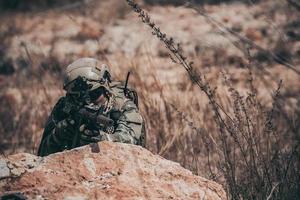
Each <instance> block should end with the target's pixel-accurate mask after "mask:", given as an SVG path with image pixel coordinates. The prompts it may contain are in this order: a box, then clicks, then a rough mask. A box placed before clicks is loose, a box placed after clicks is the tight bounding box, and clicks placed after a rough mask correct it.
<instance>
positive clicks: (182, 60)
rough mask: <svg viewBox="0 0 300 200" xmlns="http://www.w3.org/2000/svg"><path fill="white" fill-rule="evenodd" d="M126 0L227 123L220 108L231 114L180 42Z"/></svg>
mask: <svg viewBox="0 0 300 200" xmlns="http://www.w3.org/2000/svg"><path fill="white" fill-rule="evenodd" d="M126 1H127V3H128V5H129V6H131V7H132V8H133V10H134V11H135V12H136V13H138V14H139V17H140V18H141V20H142V22H143V23H145V24H147V25H148V26H149V27H150V28H151V29H152V34H153V35H155V36H156V37H157V38H159V39H160V40H161V41H162V42H163V43H164V44H165V47H166V48H167V49H168V50H170V52H171V54H172V55H173V56H174V57H175V58H173V57H172V56H171V55H170V57H171V59H172V61H173V62H175V63H177V64H180V65H181V66H183V67H184V68H185V70H186V71H187V72H188V75H189V77H190V79H191V80H192V82H193V83H195V84H197V85H198V86H199V88H200V89H201V90H202V91H203V92H204V93H205V94H206V96H207V97H208V99H209V102H210V104H211V105H212V107H213V109H214V110H215V111H216V113H215V114H216V115H217V116H216V117H217V118H218V121H219V123H220V122H221V123H222V124H224V125H225V123H224V121H223V118H222V117H221V114H220V112H219V109H221V110H222V111H223V113H224V114H225V115H226V116H227V117H228V118H229V119H231V118H230V116H228V115H227V113H226V112H225V111H224V109H223V108H222V107H221V106H220V105H219V104H218V103H217V102H216V101H215V94H214V91H213V90H212V89H211V87H210V85H209V84H208V83H207V82H205V81H204V80H203V78H202V77H201V76H202V75H201V74H198V73H197V72H196V70H195V69H194V68H193V66H192V65H193V62H192V61H190V62H188V61H187V58H186V57H185V56H184V55H183V54H182V52H181V49H180V45H179V43H177V44H175V42H174V40H173V38H167V36H166V34H165V33H162V32H161V31H160V28H159V27H158V26H156V25H155V23H154V22H152V21H151V19H150V16H149V15H148V13H146V12H145V11H144V10H142V9H141V8H140V6H139V5H138V4H137V3H135V2H134V1H133V0H126ZM231 120H232V119H231Z"/></svg>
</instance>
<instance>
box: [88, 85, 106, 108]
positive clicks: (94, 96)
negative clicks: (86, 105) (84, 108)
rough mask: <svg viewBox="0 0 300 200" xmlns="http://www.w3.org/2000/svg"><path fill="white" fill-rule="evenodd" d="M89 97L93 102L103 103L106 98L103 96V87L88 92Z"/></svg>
mask: <svg viewBox="0 0 300 200" xmlns="http://www.w3.org/2000/svg"><path fill="white" fill-rule="evenodd" d="M90 98H91V100H92V102H93V103H94V104H97V105H103V104H104V103H105V102H106V101H107V98H106V97H105V89H104V88H102V87H100V88H97V89H95V90H93V91H91V92H90Z"/></svg>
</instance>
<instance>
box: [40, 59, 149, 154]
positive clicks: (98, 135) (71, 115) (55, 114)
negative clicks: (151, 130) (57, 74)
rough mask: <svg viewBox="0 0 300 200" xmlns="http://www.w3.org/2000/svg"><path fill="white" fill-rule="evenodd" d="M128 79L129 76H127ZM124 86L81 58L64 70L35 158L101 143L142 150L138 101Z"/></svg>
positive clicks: (101, 67) (97, 64) (98, 64)
mask: <svg viewBox="0 0 300 200" xmlns="http://www.w3.org/2000/svg"><path fill="white" fill-rule="evenodd" d="M128 76H129V74H128ZM128 76H127V80H126V83H125V84H124V83H122V82H112V81H111V74H110V72H109V69H108V67H107V65H105V64H103V63H101V62H100V61H98V60H96V59H93V58H81V59H78V60H76V61H75V62H73V63H72V64H70V65H69V66H68V67H67V69H66V78H65V81H64V90H66V95H65V96H64V97H61V98H60V99H59V101H58V102H57V103H56V105H55V106H54V108H53V110H52V112H51V114H50V116H49V118H48V120H47V123H46V126H45V129H44V133H43V136H42V140H41V143H40V146H39V150H38V155H39V156H47V155H49V154H52V153H55V152H60V151H63V150H65V149H72V148H75V147H78V146H82V145H86V144H89V143H94V142H99V141H102V140H107V141H113V142H123V143H131V144H136V145H141V146H143V147H145V137H146V134H145V126H144V120H143V118H142V116H141V115H140V113H139V110H138V98H137V94H136V92H135V91H134V90H132V89H129V88H127V82H128Z"/></svg>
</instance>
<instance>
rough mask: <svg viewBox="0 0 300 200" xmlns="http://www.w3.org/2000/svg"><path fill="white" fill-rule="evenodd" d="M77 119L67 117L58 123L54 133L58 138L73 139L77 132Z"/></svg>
mask: <svg viewBox="0 0 300 200" xmlns="http://www.w3.org/2000/svg"><path fill="white" fill-rule="evenodd" d="M74 125H75V121H74V120H73V119H70V118H67V119H64V120H62V121H60V122H58V123H57V125H56V127H55V129H54V131H53V134H54V136H55V138H56V139H57V140H72V138H73V135H74V134H75V128H74Z"/></svg>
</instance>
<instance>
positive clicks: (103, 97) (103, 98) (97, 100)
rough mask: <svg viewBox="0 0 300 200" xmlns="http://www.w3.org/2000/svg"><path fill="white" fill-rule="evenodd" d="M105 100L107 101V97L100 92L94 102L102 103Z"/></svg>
mask: <svg viewBox="0 0 300 200" xmlns="http://www.w3.org/2000/svg"><path fill="white" fill-rule="evenodd" d="M106 101H107V98H106V97H105V96H104V95H103V94H101V95H100V96H99V97H98V99H96V101H95V102H94V103H95V104H97V105H104V104H105V102H106Z"/></svg>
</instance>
